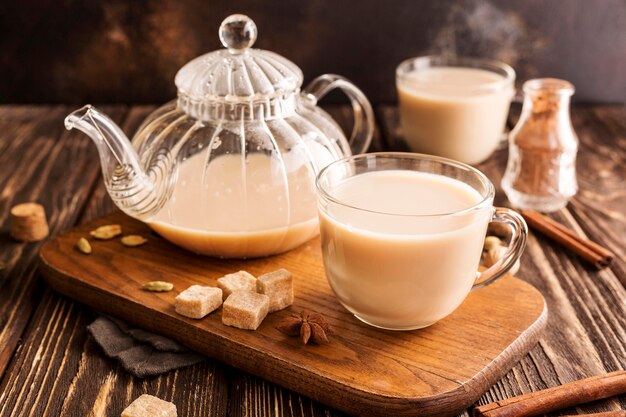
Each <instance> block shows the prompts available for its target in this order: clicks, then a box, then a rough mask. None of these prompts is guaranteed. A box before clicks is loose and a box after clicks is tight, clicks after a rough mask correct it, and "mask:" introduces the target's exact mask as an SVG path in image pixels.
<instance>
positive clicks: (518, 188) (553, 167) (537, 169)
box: [502, 78, 578, 212]
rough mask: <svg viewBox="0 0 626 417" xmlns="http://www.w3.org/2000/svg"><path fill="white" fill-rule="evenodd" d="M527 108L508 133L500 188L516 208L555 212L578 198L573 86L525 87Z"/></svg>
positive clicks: (554, 82) (544, 83)
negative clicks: (572, 198) (572, 115)
mask: <svg viewBox="0 0 626 417" xmlns="http://www.w3.org/2000/svg"><path fill="white" fill-rule="evenodd" d="M523 90H524V105H523V107H522V114H521V116H520V119H519V122H518V123H517V125H516V126H515V128H514V129H513V130H512V131H511V133H510V135H509V160H508V164H507V167H506V171H505V173H504V177H503V179H502V188H503V189H504V192H505V193H506V195H507V197H508V198H509V201H510V202H511V204H512V205H513V206H514V207H517V208H520V209H532V210H538V211H543V212H552V211H556V210H559V209H560V208H563V207H565V205H566V204H567V201H568V200H569V199H570V198H571V197H572V196H574V194H576V191H577V188H578V186H577V182H576V153H577V151H578V137H577V136H576V132H574V128H573V127H572V122H571V120H570V113H569V103H570V97H571V96H572V94H574V86H573V85H572V84H571V83H569V82H567V81H564V80H559V79H556V78H539V79H534V80H529V81H526V82H525V83H524V86H523Z"/></svg>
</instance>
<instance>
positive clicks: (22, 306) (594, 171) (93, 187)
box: [0, 105, 626, 417]
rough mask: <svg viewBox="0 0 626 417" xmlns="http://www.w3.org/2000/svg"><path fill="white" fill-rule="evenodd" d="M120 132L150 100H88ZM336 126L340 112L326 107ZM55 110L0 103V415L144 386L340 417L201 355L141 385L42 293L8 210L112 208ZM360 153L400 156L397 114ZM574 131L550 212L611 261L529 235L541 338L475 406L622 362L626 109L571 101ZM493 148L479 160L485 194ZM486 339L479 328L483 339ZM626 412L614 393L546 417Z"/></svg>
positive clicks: (59, 407)
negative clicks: (568, 175) (568, 177)
mask: <svg viewBox="0 0 626 417" xmlns="http://www.w3.org/2000/svg"><path fill="white" fill-rule="evenodd" d="M101 107H102V109H103V110H105V111H106V112H107V113H108V114H109V115H111V117H112V118H113V119H114V120H115V121H117V122H118V123H120V125H121V126H122V127H123V129H124V131H125V132H127V133H132V132H134V130H135V129H136V128H137V127H138V125H139V123H140V122H141V120H142V119H143V118H144V117H145V116H146V115H147V114H149V113H150V112H151V111H152V110H153V109H154V108H155V107H154V106H133V107H128V106H101ZM327 109H328V110H329V111H330V112H331V114H332V115H333V116H334V117H335V118H336V119H337V120H338V121H339V122H340V124H342V125H344V126H349V124H350V111H349V109H348V108H346V107H331V108H327ZM71 110H73V107H71V108H70V107H67V106H0V225H1V228H0V262H2V263H4V266H5V267H4V269H3V270H2V271H0V377H1V380H0V417H5V416H6V417H8V416H29V417H30V416H55V417H56V416H93V417H95V416H119V414H120V413H121V411H122V409H123V408H124V407H125V406H126V405H127V404H128V403H130V402H131V401H132V400H133V399H135V398H136V397H138V396H139V395H141V394H143V393H148V394H153V395H156V396H158V397H161V398H163V399H166V400H168V401H173V402H174V403H176V405H177V406H178V413H179V414H178V415H179V416H183V417H196V416H197V417H205V416H222V415H229V416H339V415H341V413H339V412H337V411H335V410H333V409H329V408H328V407H326V406H324V405H323V404H319V403H316V402H314V401H312V400H310V399H308V398H307V397H304V396H301V395H298V394H295V393H293V392H290V391H289V390H287V389H284V388H281V387H279V386H276V385H274V384H271V383H268V382H265V381H263V380H261V379H259V378H256V377H254V376H251V375H249V374H246V373H244V372H241V371H239V370H237V369H234V368H231V367H229V366H226V365H224V364H222V363H220V362H217V361H213V360H207V361H206V362H203V363H201V364H198V365H195V366H191V367H188V368H184V369H180V370H177V371H172V372H169V373H167V374H164V375H161V376H158V377H154V378H147V379H143V380H142V379H138V378H134V377H132V376H130V375H129V374H127V373H126V372H125V371H124V370H123V369H122V368H121V367H120V366H119V365H118V364H117V363H116V362H115V361H113V360H111V359H108V358H106V357H105V356H104V355H103V354H102V352H101V351H100V348H99V347H98V346H97V345H96V344H95V342H94V341H93V340H92V339H91V338H90V336H89V335H88V334H87V331H86V326H87V325H88V324H89V323H90V322H91V321H92V320H93V319H94V317H95V313H94V312H93V311H92V310H90V309H89V308H87V307H85V306H83V305H81V304H80V303H77V302H75V301H72V300H70V299H67V298H65V297H62V296H60V295H58V294H56V293H54V292H53V291H52V290H50V289H49V288H47V286H46V285H45V284H44V283H43V281H42V279H41V277H40V275H39V273H38V270H37V261H36V259H37V253H38V251H39V247H40V246H41V243H31V244H23V243H17V242H14V241H12V240H11V238H10V237H9V236H8V217H9V216H8V214H9V210H10V208H11V207H12V206H13V205H15V204H18V203H21V202H26V201H37V202H40V203H41V204H43V205H44V206H45V207H46V211H47V215H48V220H49V222H50V227H51V233H57V232H59V231H63V230H66V229H68V228H70V227H72V226H73V225H75V224H78V223H81V222H84V221H86V220H88V219H93V218H95V217H97V216H100V215H102V214H104V213H107V212H108V211H110V210H112V208H113V207H112V203H111V202H110V200H109V198H108V196H107V195H106V191H105V189H104V185H103V183H102V179H101V176H100V163H99V160H98V156H97V154H96V149H95V146H94V145H93V144H92V143H91V141H90V140H89V139H88V138H87V137H85V136H84V135H83V134H81V133H79V132H77V131H73V132H67V131H66V130H65V129H64V127H63V123H62V121H63V118H64V117H65V115H66V114H67V113H68V112H70V111H71ZM376 115H377V118H378V122H379V123H378V132H377V135H376V140H375V143H374V145H373V147H372V150H381V149H385V150H402V149H403V146H402V141H401V132H400V129H399V125H398V115H397V110H396V108H395V107H393V106H380V107H378V108H377V109H376ZM572 118H573V123H574V127H575V129H576V131H577V133H578V136H579V138H580V152H579V156H578V164H577V167H578V179H579V186H580V191H579V193H578V195H577V196H576V197H575V198H574V199H573V200H572V201H571V203H570V204H569V205H568V206H567V208H566V209H564V210H561V211H559V212H557V213H555V214H554V218H556V219H558V220H559V221H561V222H563V223H565V224H566V225H568V226H569V227H571V228H573V229H574V230H576V231H577V232H578V233H580V234H583V235H586V236H588V237H590V238H592V239H593V240H595V241H597V242H599V243H601V244H603V245H605V246H607V247H609V248H611V249H612V250H613V251H614V252H615V254H616V260H615V261H614V263H613V264H612V266H611V267H610V268H607V269H604V270H602V271H596V270H594V269H593V268H592V267H590V266H588V265H587V264H584V263H583V262H582V261H581V260H580V259H579V258H577V257H576V256H574V255H572V254H571V253H567V252H564V251H563V250H562V249H561V248H560V247H559V246H556V245H555V244H553V243H552V242H550V241H548V240H546V239H545V238H543V237H542V236H539V235H536V234H534V233H532V234H531V236H530V238H529V240H528V246H527V249H526V252H525V255H524V256H523V259H522V268H521V272H520V273H519V274H518V275H519V276H520V277H521V278H522V279H524V280H526V281H528V282H530V283H532V284H533V285H534V286H535V287H537V288H538V289H539V290H540V291H541V292H542V293H543V295H544V296H545V298H546V300H547V303H548V309H549V319H548V326H547V328H546V331H545V334H544V336H543V338H542V339H541V340H540V342H539V343H538V344H537V346H535V347H534V348H533V349H532V350H531V351H530V353H529V354H528V355H526V356H525V357H524V358H523V360H522V361H521V362H520V363H519V364H517V365H516V366H515V367H514V368H513V369H512V370H511V371H509V372H508V373H507V374H506V376H505V377H504V378H503V379H502V380H501V381H500V382H498V383H497V384H496V385H495V386H493V387H492V388H491V389H490V390H489V391H488V392H487V393H486V394H485V395H484V396H483V397H482V398H481V400H480V402H479V404H484V403H488V402H491V401H494V400H497V399H501V398H506V397H511V396H515V395H519V394H522V393H526V392H529V391H535V390H539V389H543V388H547V387H551V386H555V385H559V384H563V383H566V382H569V381H573V380H576V379H580V378H583V377H588V376H592V375H597V374H603V373H606V372H611V371H615V370H619V369H626V289H625V287H626V263H625V262H624V259H625V251H626V244H625V240H626V185H625V180H626V106H609V105H606V106H605V105H602V106H578V107H574V108H573V109H572ZM506 154H507V151H506V150H500V151H497V152H496V153H495V154H494V155H493V156H492V157H491V158H490V159H489V160H488V161H487V162H485V163H483V164H481V165H480V166H479V167H478V168H479V169H481V170H482V171H483V172H485V173H486V174H487V175H488V176H489V177H490V178H491V180H492V181H493V182H494V184H495V185H496V187H497V188H498V193H497V197H496V203H497V204H500V205H502V204H506V200H505V197H504V195H503V193H502V190H501V188H500V187H499V183H500V178H501V174H502V172H503V171H504V166H505V164H506ZM484 336H485V337H486V338H488V337H489V335H488V334H486V335H484ZM620 408H621V409H626V396H621V397H616V398H612V399H608V400H604V401H599V402H596V403H593V404H588V405H583V406H580V407H577V408H575V409H571V410H565V411H564V412H562V413H555V414H554V415H559V414H580V413H590V412H596V411H607V410H616V409H620Z"/></svg>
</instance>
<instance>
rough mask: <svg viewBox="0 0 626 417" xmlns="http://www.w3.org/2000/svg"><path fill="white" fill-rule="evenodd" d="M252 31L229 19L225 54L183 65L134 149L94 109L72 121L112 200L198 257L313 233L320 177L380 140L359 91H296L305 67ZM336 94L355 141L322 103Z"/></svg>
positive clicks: (341, 83) (325, 86) (267, 248)
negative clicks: (343, 101) (262, 45)
mask: <svg viewBox="0 0 626 417" xmlns="http://www.w3.org/2000/svg"><path fill="white" fill-rule="evenodd" d="M256 36H257V29H256V25H255V24H254V22H253V21H252V20H251V19H250V18H248V17H247V16H244V15H232V16H229V17H228V18H227V19H225V20H224V21H223V22H222V24H221V26H220V29H219V37H220V40H221V42H222V44H223V45H224V46H225V47H226V48H227V49H223V50H218V51H214V52H210V53H208V54H205V55H202V56H200V57H197V58H195V59H193V60H192V61H190V62H189V63H187V64H186V65H185V66H183V67H182V68H181V69H180V70H179V71H178V73H177V74H176V78H175V83H176V86H177V88H178V99H177V100H174V101H171V102H169V103H167V104H165V105H163V106H162V107H160V108H159V109H157V110H156V111H154V112H153V113H152V114H151V115H149V116H148V117H147V118H146V120H145V121H144V122H143V123H142V125H141V126H140V127H139V129H138V130H137V132H136V134H135V136H134V138H133V140H132V144H131V142H130V141H129V140H128V139H127V138H126V136H125V135H124V133H123V132H122V130H121V129H120V128H119V127H118V126H117V125H116V124H115V123H114V122H113V121H112V120H111V119H110V118H109V117H107V116H106V115H104V114H103V113H101V112H100V111H98V110H97V109H96V108H94V107H92V106H90V105H87V106H85V107H83V108H81V109H78V110H76V111H74V112H73V113H71V114H70V115H68V116H67V118H66V119H65V127H66V128H67V129H72V128H77V129H80V130H81V131H83V132H84V133H86V134H87V135H88V136H90V137H91V139H92V140H93V141H94V142H95V144H96V146H97V148H98V151H99V153H100V159H101V165H102V172H103V176H104V181H105V184H106V188H107V191H108V192H109V195H110V196H111V198H112V199H113V202H114V203H115V204H116V205H117V206H118V207H119V208H120V209H121V210H123V211H124V212H125V213H126V214H128V215H130V216H132V217H134V218H136V219H139V220H141V221H144V222H145V223H147V224H148V225H149V226H150V227H151V228H152V229H153V230H155V231H156V232H157V233H159V234H160V235H161V236H163V237H164V238H165V239H168V240H169V241H171V242H173V243H175V244H177V245H179V246H182V247H184V248H186V249H189V250H191V251H193V252H197V253H200V254H205V255H212V256H220V257H238V258H240V257H257V256H264V255H271V254H275V253H280V252H284V251H287V250H289V249H292V248H294V247H296V246H298V245H300V244H302V243H304V242H305V241H307V240H309V239H310V238H312V237H314V236H316V235H317V233H318V223H317V203H316V198H315V177H316V175H317V173H318V172H319V171H320V170H321V169H322V168H324V167H325V166H326V165H328V164H329V163H330V162H333V161H335V160H337V159H340V158H343V157H346V156H350V155H351V154H352V153H362V152H365V150H366V149H367V147H368V145H369V143H370V141H371V139H372V133H373V130H374V118H373V112H372V108H371V106H370V104H369V102H368V101H367V98H366V97H365V95H364V94H363V93H362V92H361V91H360V90H359V89H358V88H357V87H356V86H354V85H353V84H352V83H350V82H349V81H347V80H346V79H345V78H342V77H340V76H337V75H330V74H327V75H322V76H320V77H318V78H316V79H315V80H313V81H312V82H311V84H309V86H308V87H306V88H305V89H304V90H303V91H300V87H301V85H302V79H303V77H302V72H301V71H300V69H299V68H298V67H297V66H296V65H295V64H294V63H292V62H291V61H289V60H287V59H285V58H283V57H282V56H279V55H277V54H275V53H273V52H269V51H264V50H260V49H253V48H251V47H252V45H253V44H254V42H255V40H256ZM334 88H340V89H341V90H342V91H343V92H344V93H345V94H346V95H347V96H348V97H349V99H350V101H351V104H352V109H353V110H354V128H353V130H352V137H351V139H350V141H348V140H347V139H346V138H345V136H344V135H343V133H342V131H341V128H340V127H339V126H338V125H337V123H336V122H335V121H334V120H333V119H332V118H331V117H330V116H329V115H328V114H327V113H326V112H324V111H323V110H321V109H320V108H319V107H317V101H318V100H319V99H321V98H322V97H323V96H324V95H325V94H327V93H328V92H329V91H330V90H332V89H334Z"/></svg>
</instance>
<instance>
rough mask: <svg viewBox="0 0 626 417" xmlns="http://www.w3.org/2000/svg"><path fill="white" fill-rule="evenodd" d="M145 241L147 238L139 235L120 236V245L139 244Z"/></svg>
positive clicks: (131, 245) (132, 245)
mask: <svg viewBox="0 0 626 417" xmlns="http://www.w3.org/2000/svg"><path fill="white" fill-rule="evenodd" d="M146 242H148V239H146V238H145V237H143V236H140V235H127V236H124V237H123V238H122V245H124V246H130V247H135V246H141V245H143V244H144V243H146Z"/></svg>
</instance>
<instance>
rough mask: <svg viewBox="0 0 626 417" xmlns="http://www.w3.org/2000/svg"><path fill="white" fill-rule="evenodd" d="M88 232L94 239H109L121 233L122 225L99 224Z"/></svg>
mask: <svg viewBox="0 0 626 417" xmlns="http://www.w3.org/2000/svg"><path fill="white" fill-rule="evenodd" d="M89 234H90V235H91V236H93V237H95V238H96V239H100V240H109V239H113V238H114V237H116V236H119V235H121V234H122V226H120V225H119V224H109V225H106V226H100V227H98V228H97V229H95V230H92V231H91V232H89Z"/></svg>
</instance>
